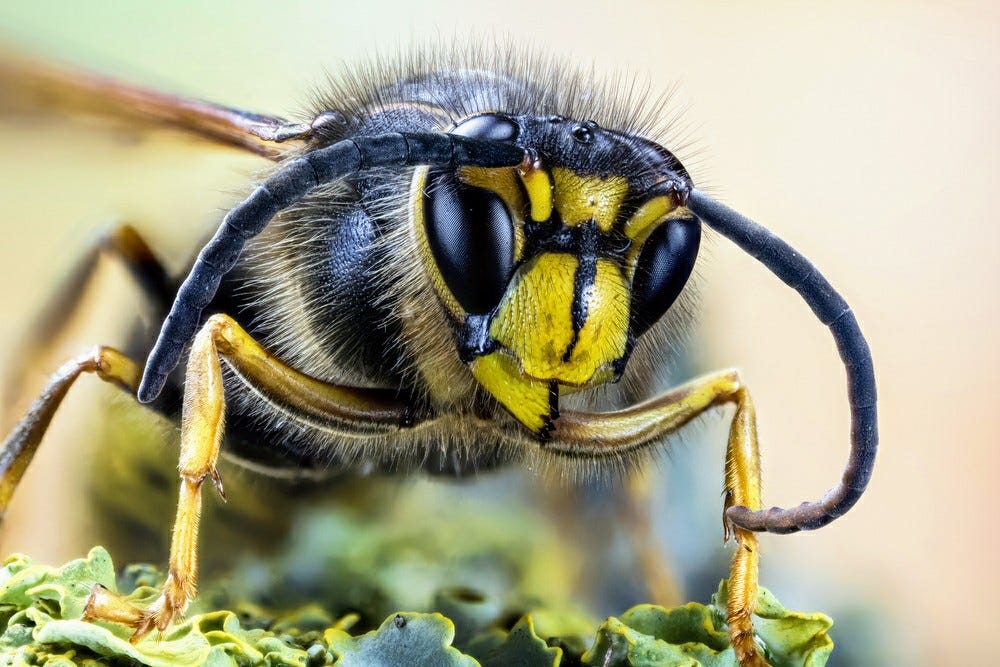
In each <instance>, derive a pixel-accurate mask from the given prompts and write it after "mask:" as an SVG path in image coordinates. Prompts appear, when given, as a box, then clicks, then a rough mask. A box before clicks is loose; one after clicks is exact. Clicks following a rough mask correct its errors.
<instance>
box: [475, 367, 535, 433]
mask: <svg viewBox="0 0 1000 667" xmlns="http://www.w3.org/2000/svg"><path fill="white" fill-rule="evenodd" d="M469 366H470V368H471V369H472V374H473V376H475V378H476V380H477V381H478V382H479V384H480V385H482V387H483V388H484V389H486V391H488V392H489V393H490V395H491V396H493V398H495V399H496V400H498V401H499V402H500V403H501V405H503V406H504V407H505V408H507V410H508V411H510V413H511V414H512V415H513V416H514V418H515V419H517V420H518V421H519V422H521V423H522V424H524V425H525V426H527V427H528V428H529V429H531V430H532V431H534V432H535V433H539V432H541V430H542V429H543V428H544V427H545V424H546V423H547V422H548V419H549V416H550V415H549V413H550V406H549V385H548V383H547V382H540V381H538V380H532V379H530V378H526V377H525V376H524V375H523V374H522V373H521V369H520V366H519V365H518V362H517V361H516V360H515V359H512V358H511V357H510V356H509V355H508V354H507V353H505V352H493V353H491V354H488V355H486V356H483V357H478V358H477V359H475V360H474V361H473V362H472V363H471V364H470V365H469Z"/></svg>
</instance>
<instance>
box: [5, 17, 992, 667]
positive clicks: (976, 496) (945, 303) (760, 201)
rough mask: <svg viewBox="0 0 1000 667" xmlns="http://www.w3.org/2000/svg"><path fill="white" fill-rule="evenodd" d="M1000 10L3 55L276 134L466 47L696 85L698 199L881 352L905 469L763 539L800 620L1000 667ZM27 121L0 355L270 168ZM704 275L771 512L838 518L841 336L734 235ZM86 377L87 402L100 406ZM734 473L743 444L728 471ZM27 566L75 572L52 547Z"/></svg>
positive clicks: (159, 41) (309, 32)
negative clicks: (392, 73) (840, 302)
mask: <svg viewBox="0 0 1000 667" xmlns="http://www.w3.org/2000/svg"><path fill="white" fill-rule="evenodd" d="M998 15H1000V5H997V4H996V3H992V2H964V3H963V2H953V3H936V2H885V3H870V2H841V3H836V4H833V3H829V4H824V5H823V6H818V5H814V4H811V3H809V4H807V3H795V2H775V3H753V4H752V6H751V3H745V4H737V3H693V2H684V3H667V2H631V3H630V2H617V3H586V2H575V3H565V2H521V1H516V0H515V1H508V2H504V3H497V2H490V3H475V2H471V1H467V2H443V1H442V2H438V1H431V0H422V1H416V2H406V3H402V2H400V3H380V2H367V3H358V6H356V3H353V2H351V3H348V2H344V3H338V2H322V3H304V2H289V3H276V2H243V3H233V4H223V3H211V6H210V8H209V9H204V8H202V7H201V3H196V2H179V3H171V4H170V5H169V6H160V5H159V4H158V3H149V5H148V6H143V5H142V4H140V3H124V2H122V3H100V4H96V3H95V4H93V5H90V6H84V5H83V4H82V3H76V2H5V3H3V4H2V6H0V40H2V41H3V43H6V44H7V45H8V47H10V48H16V49H17V50H19V51H25V52H30V53H37V54H40V55H42V56H43V57H45V58H48V59H53V58H54V59H62V60H66V61H69V62H71V63H76V64H80V65H84V66H87V67H90V68H94V69H98V70H100V71H104V72H108V73H113V74H115V75H117V76H120V77H124V78H127V79H130V80H134V81H139V82H143V83H147V84H151V85H155V86H157V87H161V88H167V89H171V90H176V91H179V92H184V93H188V94H193V95H195V96H201V97H205V98H208V99H212V100H216V101H220V102H223V103H227V104H231V105H236V106H242V107H245V108H250V109H259V110H261V111H265V112H274V113H289V112H291V111H294V110H295V109H296V108H297V102H296V101H297V100H300V99H302V97H303V92H304V91H308V90H310V89H311V88H312V87H314V86H319V85H322V82H323V79H324V73H323V72H324V68H325V69H326V70H329V71H330V72H334V73H335V72H336V71H337V70H338V68H340V67H341V66H342V64H343V63H345V62H346V63H350V62H353V61H356V60H358V59H359V58H363V57H364V56H365V55H366V54H368V53H370V52H372V51H373V50H374V49H375V48H378V49H379V50H381V51H392V50H395V49H396V48H398V46H400V45H406V44H409V43H412V42H414V41H416V42H419V43H421V44H424V43H428V42H429V43H444V44H447V43H450V42H452V41H454V40H455V39H456V38H461V37H462V36H463V35H465V34H466V33H467V32H468V31H469V30H475V31H476V33H477V34H479V35H488V34H493V33H496V34H500V35H507V36H510V37H512V38H514V39H515V40H517V41H519V42H522V43H524V44H528V45H532V46H537V47H540V48H544V49H545V50H549V51H552V52H555V53H557V54H562V55H569V56H571V57H573V58H575V59H577V60H579V61H581V62H583V63H585V64H589V63H594V64H595V66H596V68H597V69H598V70H599V71H604V70H606V69H624V70H626V71H636V72H638V73H640V74H643V75H647V76H648V77H649V78H650V80H651V82H652V84H653V86H654V88H658V89H666V88H668V87H670V86H672V85H676V86H677V88H678V90H677V94H676V97H675V102H676V104H677V106H678V107H686V109H685V112H684V116H683V121H684V122H683V126H684V128H685V131H684V132H683V133H682V138H683V139H694V140H695V142H694V147H693V148H691V147H688V148H687V149H684V150H680V151H679V153H680V155H681V157H682V158H687V162H688V164H689V166H690V167H691V168H692V172H693V174H694V176H695V178H696V181H697V182H699V183H701V184H704V185H708V186H711V188H712V191H713V192H714V193H716V194H717V195H718V196H720V197H721V198H723V200H724V201H726V202H728V203H730V204H732V205H734V206H735V207H737V208H738V209H739V210H741V211H743V212H745V213H747V214H749V215H751V216H754V217H756V218H757V219H758V220H759V221H760V222H762V223H763V224H765V225H766V226H768V227H770V228H771V229H772V230H774V231H776V232H777V233H779V234H780V235H781V236H782V237H783V238H785V239H786V240H788V241H789V242H791V243H792V244H793V245H795V246H796V247H797V248H798V249H799V250H801V251H802V252H803V253H804V254H805V255H806V256H808V257H809V258H810V259H812V260H813V261H814V262H815V263H816V264H817V265H818V266H819V267H821V269H822V270H823V271H824V272H825V273H826V275H827V276H828V277H829V278H830V280H831V281H832V282H833V283H834V285H835V286H837V287H838V289H840V290H841V291H842V293H843V294H844V295H845V296H846V297H847V298H848V301H849V302H850V303H851V304H852V306H853V307H854V309H855V311H856V313H857V315H858V319H859V320H860V321H861V323H862V325H863V328H864V331H865V332H866V334H867V335H868V337H869V339H870V342H871V345H872V349H873V352H874V356H875V362H876V372H877V375H878V379H879V390H880V398H881V431H882V450H881V452H880V456H879V460H878V464H877V468H876V471H875V477H874V481H873V483H872V486H871V489H870V491H869V492H868V494H867V495H866V496H865V497H864V499H863V500H862V502H861V504H860V505H859V506H858V507H857V508H856V509H855V510H854V511H852V512H851V513H850V514H849V515H848V516H847V517H845V518H844V519H842V520H840V521H838V522H836V523H835V524H833V525H832V526H830V527H828V528H826V529H824V530H821V531H818V532H815V533H809V534H801V535H794V536H788V537H780V536H774V537H764V538H763V549H764V558H765V560H766V562H768V564H769V565H768V566H769V567H770V568H772V571H778V570H779V569H780V568H782V567H785V566H788V567H795V568H797V571H798V572H803V573H807V576H810V577H814V578H815V579H816V580H817V581H816V588H817V590H820V591H822V593H821V597H820V599H815V598H809V599H800V600H787V601H788V602H790V603H795V604H799V605H800V606H805V607H808V608H818V609H823V608H825V604H826V603H827V602H830V603H831V604H832V602H833V601H836V602H837V603H838V604H841V603H843V602H844V601H845V600H846V601H850V600H852V599H857V600H858V601H859V603H864V604H867V603H869V602H871V601H873V600H874V601H877V603H878V604H879V605H882V606H883V607H884V608H887V609H890V610H891V611H892V614H893V619H894V620H893V621H892V622H891V623H890V624H889V625H888V626H887V631H890V632H893V633H894V637H895V638H896V639H895V641H898V642H899V643H901V644H902V643H904V642H905V643H910V644H911V647H912V653H914V654H916V655H917V656H918V657H917V658H916V660H917V661H918V664H926V665H941V664H956V665H957V664H986V663H985V662H983V660H988V659H987V658H983V657H982V653H981V651H985V650H986V649H987V645H988V644H994V645H995V640H996V632H995V630H994V628H993V626H994V624H995V620H994V619H995V614H994V609H995V606H996V605H995V600H996V599H997V598H998V596H1000V582H998V577H997V575H996V567H997V565H996V563H997V551H998V548H1000V538H998V530H997V529H998V522H997V519H996V508H997V506H998V505H997V493H996V491H995V489H996V488H997V480H996V475H997V471H998V469H1000V465H998V464H1000V454H998V451H1000V447H998V442H1000V439H998V436H1000V428H998V426H1000V418H998V417H997V414H996V407H997V405H998V404H1000V390H998V382H997V378H996V376H997V373H998V371H1000V345H997V335H996V329H997V327H998V325H1000V299H998V298H997V285H998V284H1000V267H998V260H997V254H998V252H1000V224H998V222H997V219H998V213H997V208H996V202H995V198H996V191H997V187H996V184H997V180H998V176H1000V169H998V166H1000V141H998V139H1000V129H998V119H1000V85H998V83H1000V42H998V35H1000V30H998V27H1000V26H998V20H997V19H998ZM23 127H24V126H22V125H19V124H18V123H8V124H5V125H3V126H0V140H2V144H0V145H2V146H3V147H4V148H3V149H2V150H0V215H2V222H0V225H2V227H0V229H2V235H0V286H2V287H0V343H3V344H6V343H10V342H11V341H12V340H13V339H14V337H15V334H16V333H18V332H20V331H23V329H24V327H25V325H26V322H27V321H28V314H29V313H31V312H34V311H35V310H36V306H37V304H38V303H40V301H41V300H42V298H43V295H44V294H46V293H47V292H48V291H50V290H51V287H52V284H53V282H54V281H55V279H56V278H57V277H58V276H59V275H61V274H63V273H64V272H65V269H66V267H67V266H68V265H69V263H70V262H71V261H72V259H73V258H74V257H75V256H76V255H78V254H79V251H80V248H81V247H82V245H83V244H84V243H85V242H86V239H88V238H90V237H91V236H92V234H93V231H94V230H96V229H99V228H101V227H103V226H104V225H106V224H107V223H108V222H109V221H110V220H113V219H121V218H122V217H125V218H128V219H132V220H136V221H138V223H139V224H140V225H141V226H142V227H143V228H144V229H145V230H148V231H149V236H150V237H151V238H152V239H153V241H154V243H155V245H156V246H157V247H159V248H161V249H162V252H163V254H164V256H166V257H169V258H170V261H171V263H172V265H173V266H175V267H176V266H179V264H180V263H181V261H182V260H183V258H184V257H185V256H186V255H187V253H188V252H189V251H190V246H191V243H192V242H193V238H195V236H196V235H197V232H196V231H195V232H192V231H187V232H185V231H183V230H197V229H198V228H199V225H202V226H203V225H204V224H205V223H206V221H209V220H213V219H215V218H214V216H215V215H216V211H217V210H219V209H224V208H225V207H227V206H228V205H230V204H231V203H232V201H233V196H232V193H233V192H235V191H238V190H239V188H240V185H241V183H243V182H244V181H245V180H246V176H247V174H248V173H250V172H251V171H252V169H254V168H255V167H256V166H257V165H259V164H260V163H259V162H257V161H255V160H254V159H252V158H246V157H243V156H239V155H233V154H228V153H224V152H220V151H214V152H202V153H199V154H197V155H195V156H192V154H191V153H189V152H187V151H182V150H175V149H173V148H168V147H166V145H164V147H162V148H161V149H160V150H154V151H148V150H145V151H142V152H141V155H136V152H135V151H132V150H131V149H130V146H129V145H128V144H129V139H128V138H127V137H126V138H123V139H119V140H115V141H109V140H108V136H107V135H105V134H102V133H94V132H89V131H88V132H75V131H74V132H67V131H65V130H59V129H57V128H55V127H53V128H51V132H48V131H47V132H45V133H43V134H41V135H26V134H25V132H23V131H22V130H23ZM84 129H85V128H84ZM154 141H155V140H154ZM702 273H703V275H704V281H703V290H704V294H705V298H704V318H703V320H702V323H701V325H700V328H699V332H698V337H697V339H696V342H695V345H694V348H693V351H694V353H696V354H697V355H698V356H699V358H700V359H702V360H703V365H706V366H716V367H725V366H738V367H740V368H741V369H742V370H743V371H744V373H745V378H746V380H747V382H748V384H749V386H750V388H751V390H752V391H753V392H754V396H755V398H756V401H757V407H758V414H759V418H760V428H761V436H762V442H763V447H764V455H765V462H764V469H765V482H766V486H765V502H766V503H769V504H770V503H774V504H780V505H788V504H792V503H796V502H798V501H800V500H803V499H807V498H808V499H812V498H815V497H817V496H818V495H819V494H821V493H822V492H823V491H824V490H825V489H826V488H828V487H829V486H830V485H831V484H832V483H833V482H834V480H835V479H836V477H837V476H838V475H839V472H840V467H841V465H842V463H843V460H844V457H845V452H846V446H847V432H848V418H847V409H846V402H845V397H844V387H843V372H842V370H841V368H840V366H839V361H838V359H837V356H836V353H835V351H834V349H833V346H832V343H831V340H830V338H829V336H828V334H827V333H826V332H825V331H824V330H823V329H822V328H821V327H820V326H819V325H818V324H817V323H816V322H815V321H814V320H812V318H811V315H810V313H809V312H808V309H807V308H806V307H805V306H804V305H803V304H802V303H801V302H800V301H799V300H798V299H797V297H795V296H794V295H793V294H792V293H790V292H789V291H788V290H787V289H785V288H784V287H782V286H781V285H780V284H779V283H778V282H777V280H776V279H774V278H773V277H772V276H770V275H768V274H767V273H766V272H765V271H764V270H763V269H761V268H760V267H759V266H757V265H755V263H754V262H753V261H752V260H751V259H749V258H747V257H745V256H743V255H741V254H740V253H739V252H738V251H737V250H735V249H734V248H733V247H731V246H730V245H729V244H728V243H727V242H725V241H723V240H719V241H717V242H716V243H714V244H713V246H712V248H711V258H710V261H709V262H708V263H707V265H705V266H704V267H703V270H702ZM95 308H99V309H100V310H99V312H102V313H107V312H110V310H113V309H110V310H109V309H108V308H106V307H101V306H100V304H96V305H95ZM110 330H111V331H114V330H115V329H113V328H112V329H110ZM94 331H97V332H102V331H103V332H106V331H108V329H107V328H103V329H102V328H100V327H98V328H96V329H95V330H94ZM93 335H95V336H96V335H104V336H105V337H104V338H102V339H101V342H106V341H108V342H116V341H115V340H110V339H111V338H113V336H111V335H110V334H106V335H105V334H93ZM79 342H80V341H79V340H76V341H74V344H78V343H79ZM85 342H88V343H89V342H97V339H96V338H86V339H85ZM67 349H69V350H73V349H78V348H74V347H73V346H72V345H71V346H70V347H68V348H67ZM45 370H46V369H39V370H38V379H40V378H41V376H42V375H43V373H44V371H45ZM87 384H88V386H87V388H86V389H83V388H81V389H79V392H80V393H86V392H93V391H96V390H95V389H94V385H95V384H96V383H89V382H88V383H87ZM73 400H74V401H77V400H78V399H76V398H74V399H73ZM57 427H59V424H57ZM62 428H63V429H64V430H65V429H67V426H66V424H65V422H63V423H62ZM720 432H721V431H720ZM44 449H45V448H44V447H43V450H44ZM54 450H55V448H53V451H51V452H47V453H48V454H49V458H50V459H53V460H54V461H55V464H56V465H60V464H61V465H67V466H69V465H71V462H72V454H71V453H70V452H67V451H66V450H65V449H63V450H62V451H58V452H57V451H54ZM721 453H722V442H721V441H720V442H719V446H718V468H716V469H713V470H712V471H711V473H712V474H718V472H719V470H721ZM710 460H711V459H710ZM665 467H666V468H667V470H668V473H667V474H668V476H669V475H670V474H677V473H671V472H670V470H669V464H667V465H666V466H665ZM720 483H721V482H720ZM22 502H23V501H22ZM702 502H704V503H705V504H706V505H707V504H709V503H713V502H716V498H715V497H706V498H704V499H702ZM14 510H16V508H14ZM14 510H12V511H14ZM713 512H714V510H713ZM15 513H16V512H15ZM52 520H53V521H55V520H56V519H55V518H53V519H52ZM3 548H4V550H5V551H6V550H7V549H11V548H17V549H26V550H29V551H32V552H33V553H35V554H36V555H38V556H39V557H40V558H43V559H50V560H55V559H58V558H62V557H68V556H70V555H75V553H76V552H73V553H64V552H61V551H59V547H58V546H57V545H56V546H51V545H50V546H45V545H41V544H38V543H34V542H31V541H30V540H29V538H21V541H15V542H11V540H10V539H8V540H7V541H6V542H5V543H4V546H3ZM720 574H721V573H720ZM825 580H829V581H830V582H834V585H829V586H826V587H825V588H824V585H823V584H824V581H825ZM764 583H765V584H767V583H768V582H767V580H766V578H765V580H764ZM776 592H777V593H778V594H779V596H780V595H781V591H780V590H777V591H776ZM904 652H907V653H908V652H909V651H904Z"/></svg>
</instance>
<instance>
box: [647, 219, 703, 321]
mask: <svg viewBox="0 0 1000 667" xmlns="http://www.w3.org/2000/svg"><path fill="white" fill-rule="evenodd" d="M700 242H701V224H700V223H699V222H698V221H697V220H696V219H694V218H679V219H676V220H669V221H667V222H665V223H663V224H662V225H660V226H659V227H658V228H656V229H655V230H654V231H653V233H652V234H650V235H649V238H647V239H646V242H645V243H643V244H642V250H640V251H639V259H638V262H637V264H636V268H635V277H634V278H633V279H632V333H633V334H634V335H635V336H639V335H641V334H643V333H644V332H645V331H646V330H647V329H649V328H650V327H651V326H653V325H654V324H655V323H656V321H657V320H658V319H660V318H661V317H662V316H663V314H664V313H665V312H667V309H668V308H670V306H671V305H672V304H673V302H674V301H675V300H676V299H677V296H678V295H679V294H680V293H681V290H682V289H683V288H684V285H685V283H687V280H688V278H689V277H690V276H691V270H692V269H693V268H694V262H695V259H697V257H698V245H699V244H700Z"/></svg>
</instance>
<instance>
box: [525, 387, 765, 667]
mask: <svg viewBox="0 0 1000 667" xmlns="http://www.w3.org/2000/svg"><path fill="white" fill-rule="evenodd" d="M726 403H733V404H735V405H736V414H735V416H734V417H733V422H732V426H731V427H730V432H729V444H728V447H727V450H726V465H725V498H726V500H725V507H726V508H728V507H731V506H733V505H743V506H746V507H749V508H750V509H759V508H760V506H761V497H760V455H759V450H758V446H757V426H756V419H755V416H754V409H753V403H752V402H751V400H750V394H749V392H747V390H746V388H744V387H743V385H742V382H741V381H740V378H739V375H738V373H737V372H736V371H726V372H722V373H718V374H715V375H711V376H708V377H704V378H701V379H698V380H695V381H693V382H690V383H688V384H686V385H684V386H682V387H679V388H677V389H674V390H672V391H669V392H667V393H665V394H662V395H661V396H658V397H656V398H653V399H650V400H648V401H645V402H643V403H641V404H639V405H636V406H633V407H630V408H627V409H625V410H619V411H617V412H608V413H593V414H591V413H580V412H563V413H562V414H561V416H560V417H559V420H558V421H557V422H556V429H555V431H554V433H553V434H552V439H551V440H550V441H549V442H547V443H545V445H544V446H545V449H546V450H547V451H549V452H552V453H556V454H559V455H562V456H568V457H573V458H580V459H586V458H613V457H618V458H622V457H626V458H627V457H628V456H629V455H630V454H634V453H635V452H636V451H638V450H640V449H643V448H645V447H648V446H650V445H653V444H655V443H657V442H659V441H660V440H661V439H662V438H663V437H664V436H666V435H667V434H669V433H672V432H674V431H676V430H677V429H679V428H680V427H682V426H683V425H684V424H686V423H688V422H689V421H691V420H692V419H694V418H695V417H697V416H698V415H700V414H702V413H704V412H705V411H706V410H708V409H710V408H713V407H717V406H719V405H723V404H726ZM723 511H725V509H724V510H723ZM724 533H725V537H726V539H727V540H728V538H729V537H730V536H733V537H735V539H736V551H735V553H734V554H733V560H732V565H731V567H730V581H729V600H728V601H727V618H728V623H729V637H730V642H731V643H732V645H733V648H734V649H735V651H736V656H737V658H738V659H739V661H740V665H742V666H743V667H759V666H761V665H766V664H767V662H766V661H765V660H764V658H763V656H762V655H761V654H760V651H759V650H758V649H757V646H756V643H755V642H754V630H753V618H752V615H753V610H754V606H755V604H756V600H757V567H758V548H757V538H756V536H755V535H754V533H752V532H750V531H746V530H743V529H741V528H734V527H733V526H731V525H729V524H728V523H726V522H725V520H724Z"/></svg>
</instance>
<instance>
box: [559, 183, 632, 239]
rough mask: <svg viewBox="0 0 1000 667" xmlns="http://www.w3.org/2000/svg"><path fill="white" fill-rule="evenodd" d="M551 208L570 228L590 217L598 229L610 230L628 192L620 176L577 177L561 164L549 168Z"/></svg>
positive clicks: (588, 219)
mask: <svg viewBox="0 0 1000 667" xmlns="http://www.w3.org/2000/svg"><path fill="white" fill-rule="evenodd" d="M552 177H553V180H554V184H555V207H556V210H558V211H559V215H561V216H562V221H563V223H564V224H566V225H569V226H570V227H575V226H576V225H582V224H583V223H585V222H588V221H590V220H593V221H594V222H595V223H596V224H597V228H598V229H600V230H601V231H602V232H608V231H611V227H612V226H613V225H614V224H615V220H616V219H617V217H618V211H619V209H620V208H621V205H622V202H624V201H625V196H626V195H627V194H628V181H627V180H626V179H624V178H622V177H621V176H608V177H607V178H601V177H599V176H581V175H579V174H577V173H575V172H573V171H572V170H570V169H567V168H565V167H555V168H554V169H553V170H552Z"/></svg>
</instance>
